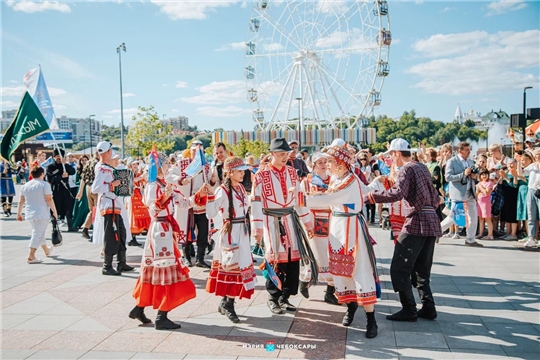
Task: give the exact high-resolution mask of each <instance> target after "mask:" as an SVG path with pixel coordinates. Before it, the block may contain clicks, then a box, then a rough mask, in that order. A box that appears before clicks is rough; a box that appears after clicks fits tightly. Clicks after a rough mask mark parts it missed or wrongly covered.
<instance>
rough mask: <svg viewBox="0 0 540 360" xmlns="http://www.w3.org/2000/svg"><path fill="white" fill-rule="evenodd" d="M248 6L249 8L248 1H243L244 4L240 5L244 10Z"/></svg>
mask: <svg viewBox="0 0 540 360" xmlns="http://www.w3.org/2000/svg"><path fill="white" fill-rule="evenodd" d="M247 6H248V3H247V1H242V4H240V7H241V8H242V9H245V8H247Z"/></svg>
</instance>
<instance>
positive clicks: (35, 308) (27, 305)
mask: <svg viewBox="0 0 540 360" xmlns="http://www.w3.org/2000/svg"><path fill="white" fill-rule="evenodd" d="M61 303H62V302H61V301H60V300H58V299H57V298H55V297H54V296H51V295H49V294H47V293H38V294H37V295H35V296H32V297H30V298H28V299H25V300H23V301H21V302H18V303H15V304H13V305H11V306H8V307H6V308H4V309H3V310H2V313H3V314H36V315H37V314H41V313H44V312H46V311H47V310H50V309H52V308H54V307H56V306H58V305H60V304H61Z"/></svg>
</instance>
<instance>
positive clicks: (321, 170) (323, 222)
mask: <svg viewBox="0 0 540 360" xmlns="http://www.w3.org/2000/svg"><path fill="white" fill-rule="evenodd" d="M328 158H330V155H328V154H326V153H322V152H317V153H315V154H313V156H312V161H313V173H311V174H308V176H307V177H306V178H305V179H304V180H303V181H302V190H303V192H304V193H306V194H322V193H325V192H326V190H328V184H330V174H329V173H328V170H327V165H326V162H327V160H328ZM310 212H311V216H312V218H313V223H314V224H315V225H314V233H315V234H314V236H313V238H311V239H309V243H310V245H311V249H312V251H313V255H315V259H316V260H317V264H318V265H319V281H321V282H325V283H327V284H328V285H327V287H326V293H325V295H324V301H325V302H327V303H329V304H334V305H339V302H338V300H337V298H336V297H335V295H334V292H335V287H334V280H333V277H332V274H330V272H329V263H328V240H329V237H330V232H329V231H330V229H329V227H330V214H331V212H332V211H331V209H330V207H329V206H323V207H320V208H310ZM311 276H312V274H311V269H310V267H309V266H303V267H302V268H301V274H300V294H302V296H304V297H305V298H306V299H307V298H309V283H310V282H311Z"/></svg>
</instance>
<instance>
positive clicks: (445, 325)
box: [436, 318, 490, 336]
mask: <svg viewBox="0 0 540 360" xmlns="http://www.w3.org/2000/svg"><path fill="white" fill-rule="evenodd" d="M436 322H437V323H438V324H439V327H440V328H441V332H442V333H443V334H444V335H448V336H462V335H485V336H489V335H490V333H489V330H488V328H487V327H486V326H485V325H484V323H483V322H482V321H477V322H466V321H463V320H462V319H456V318H455V319H454V320H450V321H441V320H436Z"/></svg>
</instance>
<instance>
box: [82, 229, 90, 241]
mask: <svg viewBox="0 0 540 360" xmlns="http://www.w3.org/2000/svg"><path fill="white" fill-rule="evenodd" d="M81 235H82V237H83V238H85V239H88V240H90V234H89V233H88V229H87V228H83V229H82V231H81Z"/></svg>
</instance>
